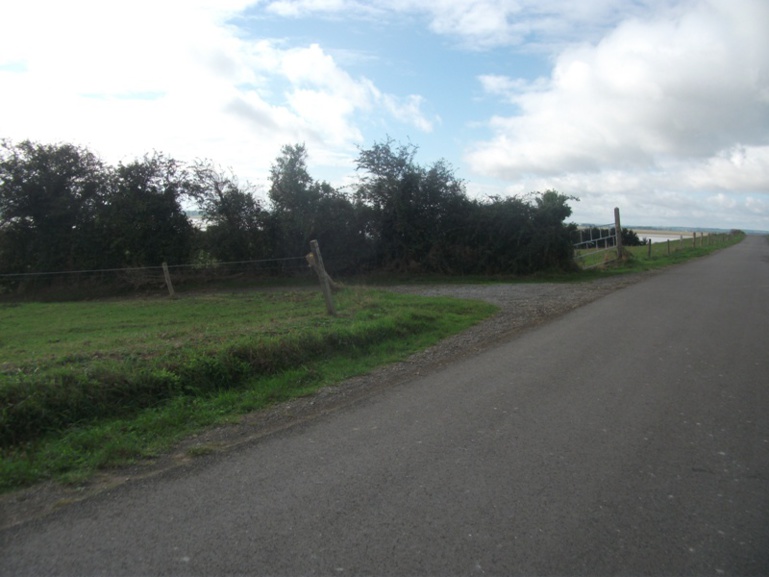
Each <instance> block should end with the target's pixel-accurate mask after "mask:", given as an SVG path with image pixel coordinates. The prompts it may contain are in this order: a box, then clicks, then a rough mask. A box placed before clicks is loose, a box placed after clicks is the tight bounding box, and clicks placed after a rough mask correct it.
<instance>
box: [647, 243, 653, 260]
mask: <svg viewBox="0 0 769 577" xmlns="http://www.w3.org/2000/svg"><path fill="white" fill-rule="evenodd" d="M648 243H649V248H648V249H646V258H651V257H652V239H649V240H648Z"/></svg>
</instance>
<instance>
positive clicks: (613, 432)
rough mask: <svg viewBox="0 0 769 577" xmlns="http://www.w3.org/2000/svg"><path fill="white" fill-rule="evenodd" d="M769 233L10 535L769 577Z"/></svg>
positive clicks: (150, 552)
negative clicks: (768, 237) (355, 400)
mask: <svg viewBox="0 0 769 577" xmlns="http://www.w3.org/2000/svg"><path fill="white" fill-rule="evenodd" d="M768 331H769V244H767V242H766V240H765V239H763V238H760V237H749V238H748V239H747V240H746V241H745V242H743V243H741V244H740V245H737V246H736V247H733V248H730V249H727V250H724V251H721V252H719V253H717V254H715V255H712V256H710V257H706V258H703V259H700V260H697V261H695V262H691V263H689V264H686V265H683V266H679V267H676V268H672V269H670V270H667V271H665V272H663V273H660V274H657V275H653V276H651V277H650V278H649V279H647V280H644V281H643V282H640V283H637V284H634V285H632V286H630V287H627V288H624V289H622V290H619V291H617V292H615V293H612V294H610V295H608V296H606V297H604V298H602V299H599V300H597V301H595V302H593V303H591V304H589V305H587V306H584V307H582V308H579V309H577V310H574V311H572V312H570V313H568V314H567V315H565V316H562V317H560V318H559V319H557V320H555V321H553V322H550V323H548V324H546V325H543V326H540V327H537V328H535V329H531V330H529V331H527V332H525V333H523V334H521V335H519V336H517V337H516V338H514V339H512V340H510V341H508V342H505V343H502V344H499V345H497V346H495V347H493V348H491V349H487V350H485V351H483V352H481V353H480V354H478V355H476V356H472V357H471V358H466V359H462V360H458V361H457V362H455V363H452V364H450V365H449V366H446V367H444V368H442V369H440V370H436V371H434V372H432V373H431V374H428V375H424V376H421V377H415V378H414V379H412V380H410V381H409V382H406V383H402V384H399V385H397V386H394V387H393V388H390V389H388V390H386V391H385V392H383V393H381V394H378V395H375V396H373V397H369V398H368V399H365V400H363V401H360V402H358V403H356V404H355V405H353V406H351V407H347V408H346V409H342V410H340V411H338V412H336V413H333V414H330V415H327V416H325V417H320V418H318V419H316V420H313V421H311V422H307V423H304V424H301V425H298V426H296V427H293V428H290V429H288V430H287V431H283V432H281V433H278V434H275V435H273V436H271V437H268V438H266V439H263V440H261V441H259V442H257V443H253V444H251V445H249V446H246V447H242V448H240V449H238V450H236V451H234V452H231V453H228V454H223V455H219V456H214V457H211V458H204V459H202V460H200V461H197V462H196V464H194V465H192V466H191V467H186V468H181V469H178V470H176V471H174V472H172V473H170V474H166V475H163V476H160V477H159V478H155V479H150V480H145V481H141V482H134V483H129V484H127V485H125V486H123V487H120V488H118V489H116V490H113V491H108V492H106V493H103V494H101V495H99V496H97V497H95V498H93V499H88V500H86V501H84V502H81V503H78V504H76V505H73V506H70V507H66V508H64V509H62V510H61V511H59V512H57V513H55V514H53V515H51V516H49V517H47V518H44V519H42V520H40V521H35V522H30V523H26V524H24V525H21V526H18V527H15V528H12V529H9V530H7V531H4V532H3V533H2V534H0V539H1V540H0V574H2V575H14V576H19V575H277V576H279V575H767V574H769V336H767V332H768Z"/></svg>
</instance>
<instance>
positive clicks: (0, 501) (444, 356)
mask: <svg viewBox="0 0 769 577" xmlns="http://www.w3.org/2000/svg"><path fill="white" fill-rule="evenodd" d="M648 274H650V273H642V274H633V275H622V276H616V277H610V278H605V279H599V280H594V281H590V282H580V283H562V284H555V283H525V284H485V285H481V284H464V285H463V284H451V285H408V286H405V285H404V286H393V287H388V290H392V291H396V292H400V293H409V294H419V295H425V296H449V297H456V298H463V299H476V300H483V301H487V302H490V303H492V304H494V305H496V306H497V307H499V311H498V312H497V313H496V314H494V315H493V316H492V317H490V318H488V319H487V320H485V321H483V322H480V323H478V324H477V325H475V326H473V327H471V328H469V329H467V330H465V331H463V332H462V333H460V334H457V335H454V336H453V337H449V338H447V339H444V340H443V341H441V342H440V343H438V344H436V345H434V346H432V347H430V348H428V349H426V350H424V351H421V352H419V353H416V354H414V355H412V356H411V357H409V358H408V359H407V360H405V361H402V362H399V363H394V364H391V365H387V366H385V367H380V368H379V369H376V370H374V371H372V372H371V373H369V374H366V375H363V376H359V377H354V378H351V379H348V380H346V381H344V382H343V383H340V384H338V385H335V386H331V387H327V388H325V389H322V390H320V391H318V392H317V393H315V394H314V395H311V396H308V397H303V398H300V399H296V400H293V401H289V402H286V403H282V404H280V405H277V406H275V407H271V408H269V409H265V410H262V411H258V412H255V413H252V414H249V415H246V416H244V417H242V418H241V419H240V421H239V422H238V423H237V424H233V425H226V426H221V427H215V428H212V429H209V430H207V431H205V432H203V433H201V434H198V435H195V436H193V437H191V438H189V439H187V440H186V441H184V442H182V443H180V444H179V445H177V446H176V447H175V448H174V450H173V451H171V452H169V453H168V454H166V455H162V456H160V457H158V458H157V459H155V460H153V461H152V462H149V463H142V464H140V465H137V466H134V467H129V468H125V469H122V470H116V471H110V472H108V473H100V474H99V475H97V476H96V477H95V478H93V479H91V480H89V481H88V482H86V483H83V484H80V485H77V486H68V487H62V486H60V485H58V484H55V483H42V484H40V485H38V486H35V487H33V488H31V489H25V490H22V491H17V492H14V493H10V494H6V495H2V496H0V530H2V529H4V528H7V527H11V526H14V525H18V524H20V523H24V522H26V521H29V520H31V519H35V518H40V517H43V516H45V515H47V514H50V513H52V512H53V511H56V510H58V509H60V508H61V507H63V506H65V505H70V504H72V503H74V502H77V501H80V500H82V499H85V498H88V497H91V496H93V495H95V494H98V493H101V492H104V491H105V490H108V489H112V488H115V487H117V486H120V485H123V484H125V483H129V482H136V481H141V480H145V479H148V478H150V477H155V476H157V475H159V474H161V473H163V472H166V471H169V470H173V469H178V468H179V467H194V466H198V465H202V464H204V463H205V462H206V461H207V460H209V459H213V458H218V457H220V456H221V455H223V454H224V453H226V452H227V451H231V450H235V449H237V448H239V447H243V446H245V445H247V444H249V443H253V442H256V441H258V440H259V439H262V438H264V437H266V436H269V435H272V434H275V433H277V432H279V431H282V430H285V429H287V428H289V427H294V426H297V425H301V424H303V423H307V422H309V421H311V420H312V419H316V418H318V417H321V416H323V415H327V414H330V413H333V412H335V411H337V410H340V409H342V408H345V407H349V406H351V405H352V404H354V403H357V402H362V401H365V399H367V398H370V397H371V396H373V395H376V394H378V393H380V392H382V391H384V390H386V389H389V388H392V387H396V386H402V385H404V384H405V383H407V382H408V381H409V380H410V379H413V378H415V377H417V376H419V375H422V374H426V373H428V372H431V371H434V370H436V369H438V368H440V367H442V366H445V365H447V364H449V363H451V362H453V361H455V360H457V359H458V358H461V357H464V356H467V355H472V354H474V353H477V352H478V351H480V350H482V349H483V348H485V347H489V346H492V345H494V344H495V343H498V342H501V341H504V340H507V339H510V338H513V337H514V336H515V335H516V334H518V333H520V332H521V331H523V330H526V329H528V328H531V327H534V326H536V325H538V324H541V323H543V322H545V321H548V320H551V319H553V318H556V317H558V316H560V315H562V314H565V313H567V312H569V311H570V310H573V309H575V308H577V307H580V306H582V305H585V304H587V303H589V302H591V301H594V300H596V299H598V298H600V297H602V296H604V295H606V294H608V293H610V292H613V291H615V290H617V289H620V288H622V287H625V286H628V285H630V284H633V283H635V282H637V281H639V280H641V279H642V278H644V277H645V276H646V275H648Z"/></svg>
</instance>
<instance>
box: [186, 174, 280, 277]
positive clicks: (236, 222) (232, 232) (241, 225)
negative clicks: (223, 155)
mask: <svg viewBox="0 0 769 577" xmlns="http://www.w3.org/2000/svg"><path fill="white" fill-rule="evenodd" d="M192 172H193V187H192V196H193V197H194V199H195V200H196V202H197V204H198V208H199V210H200V211H201V212H202V214H203V221H204V223H205V225H206V227H205V230H204V232H203V233H202V236H203V238H204V241H203V244H204V247H205V250H206V251H207V252H208V253H209V254H211V255H212V256H213V257H214V258H216V259H217V260H219V261H225V262H226V261H241V260H250V259H257V258H264V257H265V256H266V255H267V246H266V244H265V243H266V240H265V230H264V229H265V223H264V220H265V218H266V217H267V214H266V213H265V212H264V210H263V208H262V206H261V204H260V203H259V202H258V201H257V200H256V199H255V198H254V196H253V189H252V187H251V185H249V184H246V185H241V184H240V183H239V182H238V179H237V178H236V177H235V176H234V175H232V174H229V175H228V174H226V173H225V172H224V171H222V170H221V169H220V168H218V167H216V166H215V165H214V164H213V163H212V162H210V161H198V162H197V163H195V165H194V166H193V168H192Z"/></svg>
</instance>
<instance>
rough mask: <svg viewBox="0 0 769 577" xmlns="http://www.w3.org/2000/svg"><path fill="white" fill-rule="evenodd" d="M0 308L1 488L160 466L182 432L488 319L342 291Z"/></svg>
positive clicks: (439, 305)
mask: <svg viewBox="0 0 769 577" xmlns="http://www.w3.org/2000/svg"><path fill="white" fill-rule="evenodd" d="M335 299H336V304H337V308H338V310H339V315H338V316H337V317H330V316H328V315H327V314H326V310H325V305H324V302H323V299H322V297H321V296H320V294H319V292H318V291H310V290H295V291H269V292H263V291H260V292H257V291H254V292H240V293H230V294H206V295H198V296H185V297H183V298H179V299H173V300H172V299H164V298H157V299H126V300H110V301H95V302H69V303H21V304H0V327H2V337H0V338H1V340H0V359H1V362H0V451H2V460H1V461H0V490H8V489H12V488H15V487H19V486H24V485H28V484H30V483H34V482H36V481H39V480H42V479H47V478H53V479H58V480H60V481H64V482H74V481H79V480H81V479H84V478H87V477H88V475H90V474H91V473H92V472H93V471H95V470H97V469H99V468H104V467H111V466H118V465H124V464H127V463H131V462H135V461H137V460H141V459H147V458H151V457H152V456H153V455H156V454H157V453H158V452H159V451H162V450H164V449H166V448H167V447H169V446H170V445H171V444H172V443H174V442H175V441H177V440H179V439H181V438H182V437H184V436H185V435H189V434H191V433H192V432H194V431H196V430H199V429H201V428H202V427H206V426H209V425H212V424H215V423H219V422H223V421H231V420H233V419H237V417H238V415H240V414H243V413H246V412H249V411H253V410H256V409H259V408H262V407H264V406H267V405H269V404H271V403H275V402H278V401H282V400H285V399H289V398H292V397H295V396H300V395H305V394H308V393H310V392H313V391H315V390H317V389H318V388H319V387H322V386H324V385H326V384H329V383H333V382H338V381H339V380H342V379H344V378H346V377H350V376H353V375H355V374H361V373H364V372H367V371H369V370H371V368H373V367H375V366H377V365H380V364H384V363H387V362H392V361H395V360H398V359H402V358H405V357H406V356H407V355H408V354H410V353H412V352H414V351H416V350H419V349H421V348H424V347H426V346H429V345H430V344H432V343H435V342H437V341H438V340H440V339H442V338H444V337H446V336H448V335H450V334H452V333H455V332H458V331H460V330H462V329H464V328H466V327H468V326H470V325H471V324H474V323H475V322H477V321H479V320H480V319H482V318H484V317H486V316H488V315H490V314H492V312H493V311H494V307H492V306H491V305H488V304H484V303H479V302H468V301H459V300H455V299H445V298H424V297H418V296H409V295H399V294H394V293H390V292H384V291H376V290H367V289H355V288H350V289H345V290H344V291H342V292H340V293H338V294H337V295H336V297H335Z"/></svg>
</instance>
